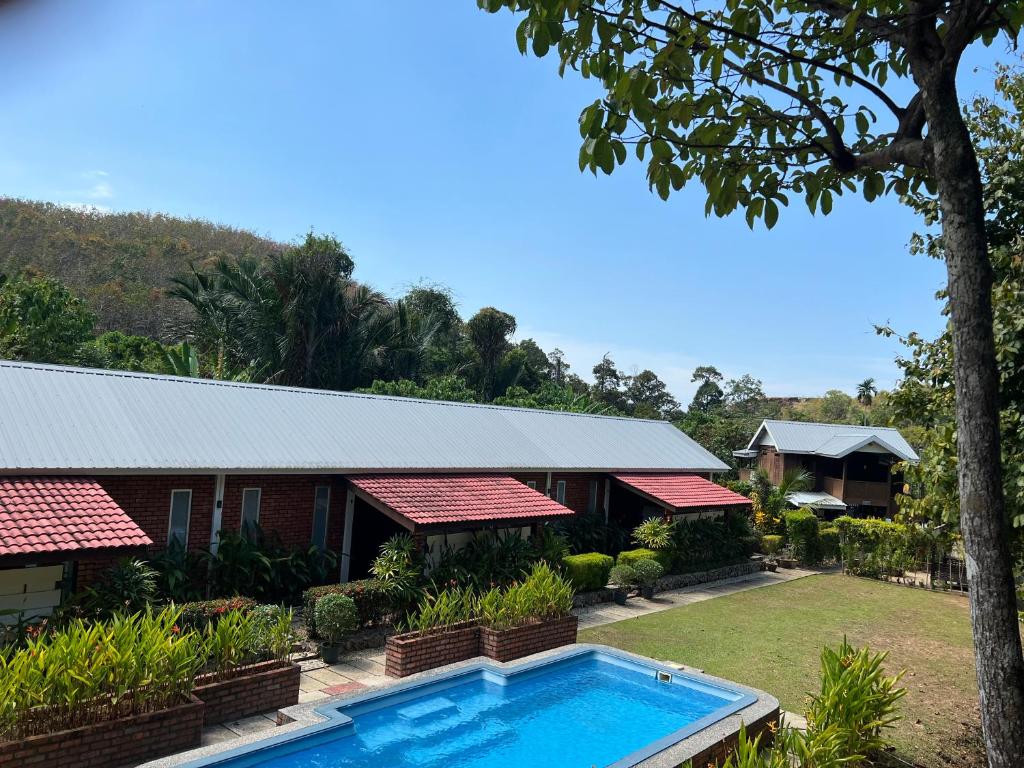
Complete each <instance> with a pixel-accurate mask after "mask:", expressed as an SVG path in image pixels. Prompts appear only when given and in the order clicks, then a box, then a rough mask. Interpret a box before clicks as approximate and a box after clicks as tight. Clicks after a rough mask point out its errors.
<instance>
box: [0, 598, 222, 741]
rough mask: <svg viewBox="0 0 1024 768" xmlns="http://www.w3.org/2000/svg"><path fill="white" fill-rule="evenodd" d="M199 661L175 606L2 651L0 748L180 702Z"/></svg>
mask: <svg viewBox="0 0 1024 768" xmlns="http://www.w3.org/2000/svg"><path fill="white" fill-rule="evenodd" d="M204 661H205V655H204V643H203V640H202V637H201V636H200V634H199V633H198V632H195V631H190V630H185V631H182V630H181V629H180V627H179V626H178V610H177V609H176V608H173V607H171V608H165V609H164V610H162V611H157V612H153V611H146V612H142V613H136V614H133V615H131V616H125V615H122V614H119V615H116V616H114V617H113V618H111V619H109V620H107V621H90V622H84V621H82V620H80V619H77V620H74V621H71V622H70V623H69V624H68V625H67V626H65V627H63V628H61V629H50V630H48V631H47V632H44V633H42V634H41V635H39V636H38V637H30V638H28V639H27V640H26V644H25V647H24V648H22V649H19V650H13V649H8V650H6V651H4V652H0V742H4V741H8V740H14V739H21V738H25V737H26V736H30V735H33V734H40V733H50V732H54V731H59V730H66V729H70V728H76V727H79V726H82V725H88V724H90V723H98V722H105V721H109V720H115V719H117V718H120V717H124V716H127V715H129V714H141V713H145V712H154V711H156V710H160V709H165V708H167V707H170V706H173V705H177V704H180V703H181V701H182V699H183V698H184V697H185V696H187V695H188V694H189V693H190V692H191V690H192V687H193V680H194V678H195V675H196V672H198V671H199V669H200V667H201V666H202V664H203V663H204Z"/></svg>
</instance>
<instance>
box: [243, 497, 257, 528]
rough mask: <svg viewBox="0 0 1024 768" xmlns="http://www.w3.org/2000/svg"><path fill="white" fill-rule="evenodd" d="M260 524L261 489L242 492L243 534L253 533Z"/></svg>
mask: <svg viewBox="0 0 1024 768" xmlns="http://www.w3.org/2000/svg"><path fill="white" fill-rule="evenodd" d="M259 523H260V489H259V488H244V489H243V490H242V526H241V527H242V532H243V533H251V532H252V531H253V529H255V528H256V526H257V525H259Z"/></svg>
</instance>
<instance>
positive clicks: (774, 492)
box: [750, 469, 812, 534]
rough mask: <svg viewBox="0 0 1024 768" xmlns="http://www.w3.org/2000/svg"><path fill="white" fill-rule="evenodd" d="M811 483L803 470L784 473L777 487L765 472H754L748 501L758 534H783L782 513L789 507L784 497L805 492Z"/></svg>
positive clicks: (810, 479)
mask: <svg viewBox="0 0 1024 768" xmlns="http://www.w3.org/2000/svg"><path fill="white" fill-rule="evenodd" d="M811 482H812V478H811V475H810V474H809V473H808V472H807V471H806V470H803V469H790V470H788V471H786V472H785V473H783V475H782V482H781V483H779V484H778V485H777V486H776V485H773V484H772V481H771V479H770V478H769V477H768V473H767V472H765V471H764V470H762V469H758V470H757V471H755V472H754V473H753V474H752V475H751V476H750V486H751V488H750V501H751V507H752V509H753V512H754V527H756V528H757V530H758V532H760V533H762V534H765V533H783V532H784V529H783V520H782V513H783V512H784V511H785V510H786V508H787V507H788V506H789V501H788V500H787V499H786V497H787V496H789V494H791V493H794V492H796V491H806V490H807V489H808V488H810V487H811Z"/></svg>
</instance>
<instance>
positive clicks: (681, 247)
mask: <svg viewBox="0 0 1024 768" xmlns="http://www.w3.org/2000/svg"><path fill="white" fill-rule="evenodd" d="M514 24H515V22H514V20H513V19H512V17H511V16H509V15H507V14H505V15H498V16H490V15H487V14H485V13H483V12H481V11H478V10H477V9H476V7H475V2H474V0H443V1H442V2H433V3H427V2H423V1H422V0H393V1H392V2H389V3H379V2H376V3H356V2H335V3H330V2H323V3H315V4H314V3H303V4H290V3H289V4H286V3H270V2H251V3H246V4H244V5H243V4H236V3H223V2H212V1H211V2H196V1H194V0H191V1H190V0H184V1H182V0H179V1H178V2H142V3H140V2H127V1H125V2H115V1H114V0H91V1H90V2H89V3H82V2H75V1H74V0H65V1H63V2H58V0H36V1H35V2H29V1H28V0H21V2H15V3H13V4H9V5H7V6H6V8H5V10H4V11H3V12H2V14H0V94H2V98H0V194H7V195H14V196H18V197H26V198H34V199H43V200H52V201H58V202H67V203H76V204H88V205H96V206H103V207H105V208H109V209H113V210H132V209H145V210H152V211H166V212H169V213H173V214H178V215H185V216H197V217H203V218H207V219H211V220H213V221H217V222H222V223H226V224H231V225H235V226H239V227H245V228H249V229H253V230H256V231H258V232H260V233H263V234H267V235H270V236H272V237H275V238H278V239H282V240H292V239H294V238H296V237H299V236H300V235H302V234H303V233H304V232H305V231H307V230H308V229H309V228H311V227H312V228H315V229H316V230H318V231H321V232H330V233H333V234H335V235H337V236H338V237H339V238H340V239H341V240H342V241H343V242H344V243H345V244H346V245H347V246H348V248H349V249H350V250H351V252H352V254H353V256H354V258H355V259H356V263H357V270H356V276H357V277H359V278H360V279H362V280H364V281H366V282H368V283H371V284H373V285H375V286H376V287H378V288H380V289H383V290H385V291H387V292H389V293H393V294H398V293H401V292H402V291H403V289H404V288H405V287H407V286H408V285H409V284H411V283H414V282H416V281H418V280H421V279H423V280H428V281H431V282H438V283H443V284H446V285H448V286H450V287H451V289H452V290H453V291H454V293H455V295H456V297H457V298H458V300H459V302H460V305H461V310H462V312H463V314H464V316H468V315H470V314H472V313H473V312H474V311H476V310H477V309H478V308H479V307H481V306H485V305H495V306H498V307H500V308H501V309H504V310H506V311H509V312H511V313H513V314H514V315H515V316H516V317H517V318H518V320H519V325H520V332H519V336H520V337H527V336H532V337H533V338H535V339H536V340H537V341H538V342H539V343H540V344H541V345H542V346H543V347H545V348H548V349H549V348H551V347H554V346H558V347H560V348H562V349H563V350H564V351H565V352H566V353H567V357H568V359H569V361H570V362H571V363H572V365H573V367H574V370H576V371H577V372H580V373H582V374H589V370H590V368H591V367H592V366H593V364H594V363H595V362H597V360H598V359H600V357H601V355H602V354H604V353H605V352H610V353H611V354H612V356H613V357H614V359H615V361H616V362H617V363H618V364H619V366H620V367H621V368H624V369H626V370H627V371H629V370H633V369H641V368H646V367H649V368H652V369H653V370H655V371H656V372H657V373H658V374H659V375H661V376H662V378H664V379H665V380H666V382H668V384H669V386H670V388H671V389H672V390H673V391H674V392H675V393H676V394H677V396H678V397H680V399H682V400H683V401H684V402H686V401H688V400H689V397H690V395H691V394H692V391H693V387H692V385H691V384H690V383H689V377H690V372H691V371H692V369H693V368H694V366H696V365H698V364H702V363H711V364H715V365H717V366H718V367H719V368H720V369H721V370H722V371H723V372H724V373H725V374H726V375H727V376H738V375H741V374H743V373H752V374H753V375H755V376H757V377H758V378H760V379H762V380H763V381H764V383H765V388H766V390H767V391H768V392H769V394H775V395H813V394H819V393H821V392H823V391H824V390H826V389H829V388H840V389H845V390H846V391H853V389H854V387H855V385H856V383H857V382H858V381H860V380H861V379H863V378H865V377H867V376H873V377H875V378H876V379H877V380H878V382H879V383H880V384H881V385H882V386H889V385H891V383H892V382H893V381H894V379H895V377H896V373H897V372H896V368H895V366H894V365H893V362H892V359H893V356H894V354H895V352H896V351H897V345H896V344H895V343H894V342H891V341H887V340H883V339H880V338H878V337H877V336H876V335H875V334H874V331H873V325H874V324H891V325H893V326H894V327H896V328H897V329H900V330H907V331H909V330H918V331H921V332H923V333H925V334H926V335H934V334H935V333H937V332H938V331H939V329H940V328H941V324H942V319H941V318H940V316H939V314H938V305H937V303H936V302H935V300H934V298H933V295H934V292H935V290H936V289H938V288H939V287H941V286H942V284H943V282H944V270H943V267H942V265H941V264H938V263H935V262H932V261H931V260H929V259H926V258H924V257H920V256H911V255H910V254H909V253H908V251H907V248H906V244H907V241H908V238H909V236H910V234H911V232H913V230H914V228H915V226H916V225H917V222H916V220H915V218H914V217H913V216H912V215H911V214H910V213H909V212H908V211H906V210H904V209H902V208H901V207H900V206H899V204H898V202H897V201H896V200H895V199H887V200H883V201H882V202H876V203H874V204H871V205H869V204H867V203H865V202H863V200H862V199H861V198H860V197H859V196H857V197H849V198H846V199H843V200H842V201H839V202H837V205H836V207H835V211H834V213H833V214H832V215H831V216H829V217H821V216H819V217H812V216H811V215H810V214H809V213H807V211H806V209H802V208H800V207H798V206H795V205H794V206H793V207H791V209H789V210H785V211H783V215H782V217H781V219H780V223H779V225H778V226H776V228H775V229H774V230H772V231H771V232H767V231H765V230H764V229H763V228H760V227H759V228H757V229H755V230H754V231H750V230H748V229H747V227H746V224H745V223H744V222H743V220H742V218H741V217H740V216H735V217H732V218H729V219H725V220H719V219H706V218H705V217H704V213H703V211H704V198H703V195H702V191H703V190H702V189H701V188H699V187H694V188H692V189H686V190H684V191H683V192H682V193H677V194H676V195H675V196H674V197H673V198H672V199H671V200H670V201H669V202H668V203H664V202H662V201H660V200H659V199H658V198H657V197H656V196H654V195H652V194H650V193H649V192H648V191H647V187H646V183H645V181H644V179H643V169H642V168H641V167H640V166H639V165H637V164H635V163H634V164H631V165H629V166H627V167H625V168H622V169H619V170H618V171H616V173H615V174H614V175H613V176H611V177H605V176H601V177H599V178H594V177H592V176H591V175H589V174H580V173H579V171H578V169H577V165H576V157H577V152H578V149H579V134H578V130H577V123H576V120H577V117H578V114H579V111H580V109H581V108H582V107H583V106H585V105H586V104H588V103H589V102H590V101H592V100H593V99H594V98H595V96H596V95H597V94H596V91H595V90H594V88H593V85H592V84H589V83H586V82H584V81H582V80H580V79H578V78H574V77H569V78H567V79H565V80H560V79H559V78H558V76H557V73H556V61H555V60H554V59H547V60H537V59H534V58H532V57H530V58H523V57H521V56H520V55H519V53H518V52H517V50H516V48H515V43H514V39H513V36H512V31H513V29H514ZM998 53H1001V51H996V52H994V53H988V52H986V53H983V54H981V55H980V56H977V57H976V59H975V60H972V61H971V62H970V65H969V66H967V67H965V71H966V73H967V74H966V75H965V77H964V80H963V82H962V85H961V92H962V93H961V95H963V96H967V95H970V94H971V93H973V92H975V91H977V90H978V89H986V88H987V87H988V81H989V80H990V77H989V75H988V73H987V70H988V69H989V67H990V64H991V61H992V60H993V57H994V56H995V55H997V54H998ZM975 66H980V68H981V71H980V72H979V73H977V74H974V73H972V71H971V70H972V68H973V67H975Z"/></svg>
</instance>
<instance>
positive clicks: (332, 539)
mask: <svg viewBox="0 0 1024 768" xmlns="http://www.w3.org/2000/svg"><path fill="white" fill-rule="evenodd" d="M318 485H329V486H330V487H331V506H330V513H329V515H328V520H327V546H328V547H329V548H330V549H333V550H335V551H339V550H340V549H341V540H342V534H343V532H344V524H345V486H344V482H343V481H340V480H338V479H336V478H335V477H333V476H331V475H228V476H227V478H225V482H224V510H223V513H222V519H221V524H222V527H223V528H224V529H225V530H230V531H237V530H238V528H239V526H240V525H241V520H242V491H243V490H244V489H246V488H259V489H260V526H261V527H262V528H263V530H265V531H268V532H269V531H276V532H277V535H278V536H280V537H281V541H282V543H284V545H285V546H288V547H308V546H309V544H310V540H311V538H312V535H313V503H314V499H315V497H316V487H317V486H318Z"/></svg>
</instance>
